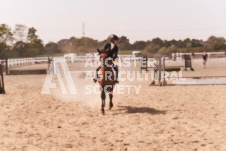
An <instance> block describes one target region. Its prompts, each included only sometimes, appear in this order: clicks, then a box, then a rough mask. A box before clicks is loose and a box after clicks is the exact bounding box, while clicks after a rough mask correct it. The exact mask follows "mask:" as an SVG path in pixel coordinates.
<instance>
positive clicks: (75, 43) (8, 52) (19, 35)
mask: <svg viewBox="0 0 226 151" xmlns="http://www.w3.org/2000/svg"><path fill="white" fill-rule="evenodd" d="M36 32H37V30H36V29H35V28H34V27H31V28H28V27H27V26H25V25H21V24H17V25H15V29H14V30H13V31H12V30H11V28H10V27H9V26H7V25H6V24H0V58H7V57H30V56H37V55H40V54H41V55H45V54H47V55H54V54H56V53H77V54H85V53H92V52H96V49H97V48H100V49H103V47H104V46H105V45H106V44H107V43H109V42H110V36H109V37H107V38H106V39H105V40H103V41H98V40H95V39H92V38H89V37H82V38H76V37H71V38H69V39H62V40H60V41H58V42H57V43H54V42H49V43H47V44H46V45H45V46H44V45H43V42H42V40H41V39H40V38H39V37H38V35H37V34H36ZM118 46H119V48H120V50H121V51H125V50H145V51H144V52H145V54H147V55H151V56H154V55H155V54H158V55H163V54H164V55H168V56H170V55H171V53H173V52H201V51H226V40H225V38H223V37H215V36H211V37H209V38H208V40H207V41H203V40H199V39H189V38H187V39H184V40H175V39H172V40H162V39H160V38H159V37H157V38H154V39H152V40H150V41H136V42H134V43H133V44H132V43H130V41H129V38H127V37H126V36H121V37H119V41H118Z"/></svg>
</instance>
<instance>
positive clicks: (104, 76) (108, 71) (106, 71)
mask: <svg viewBox="0 0 226 151" xmlns="http://www.w3.org/2000/svg"><path fill="white" fill-rule="evenodd" d="M97 51H98V53H99V55H100V61H101V66H100V67H101V68H100V70H99V72H98V77H99V78H98V80H97V81H98V83H99V85H100V90H101V99H102V105H101V111H102V113H103V114H104V107H105V99H106V92H107V93H109V98H110V104H109V110H111V109H112V107H113V102H112V98H113V89H114V86H115V80H114V78H115V73H114V69H113V67H112V63H111V60H108V55H107V51H108V50H102V51H100V50H99V49H98V50H97Z"/></svg>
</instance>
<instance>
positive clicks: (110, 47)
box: [93, 35, 119, 83]
mask: <svg viewBox="0 0 226 151" xmlns="http://www.w3.org/2000/svg"><path fill="white" fill-rule="evenodd" d="M118 39H119V38H118V36H116V35H111V37H110V43H107V44H106V45H105V47H104V50H105V51H107V55H108V59H109V60H113V61H112V64H113V68H114V70H115V72H116V79H114V80H115V83H118V67H117V66H116V65H114V61H115V59H116V58H117V57H118V46H117V43H118ZM100 68H101V67H100V66H99V67H98V68H97V70H96V74H95V78H94V79H93V81H94V82H96V81H97V77H98V71H99V70H100Z"/></svg>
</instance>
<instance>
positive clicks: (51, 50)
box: [44, 42, 60, 55]
mask: <svg viewBox="0 0 226 151" xmlns="http://www.w3.org/2000/svg"><path fill="white" fill-rule="evenodd" d="M44 52H45V54H49V55H53V54H55V53H59V52H60V50H59V49H58V45H57V44H56V43H54V42H49V43H48V44H46V45H45V48H44Z"/></svg>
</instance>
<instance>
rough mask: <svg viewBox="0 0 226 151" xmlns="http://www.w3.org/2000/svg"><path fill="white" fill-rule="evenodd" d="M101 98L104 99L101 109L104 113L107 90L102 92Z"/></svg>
mask: <svg viewBox="0 0 226 151" xmlns="http://www.w3.org/2000/svg"><path fill="white" fill-rule="evenodd" d="M101 99H102V106H101V111H102V113H103V114H104V107H105V99H106V95H105V92H102V93H101Z"/></svg>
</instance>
